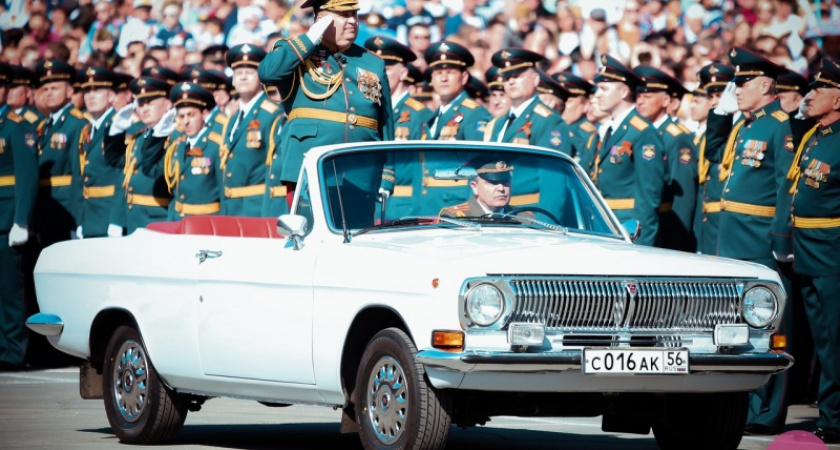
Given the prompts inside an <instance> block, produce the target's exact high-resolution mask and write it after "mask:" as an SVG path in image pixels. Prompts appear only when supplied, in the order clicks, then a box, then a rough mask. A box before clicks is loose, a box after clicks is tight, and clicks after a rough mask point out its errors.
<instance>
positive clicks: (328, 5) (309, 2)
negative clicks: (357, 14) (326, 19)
mask: <svg viewBox="0 0 840 450" xmlns="http://www.w3.org/2000/svg"><path fill="white" fill-rule="evenodd" d="M300 8H301V9H303V8H312V9H314V10H315V13H316V14H317V13H318V11H335V12H345V11H358V10H359V2H358V0H305V1H304V2H303V3H302V4H301V5H300Z"/></svg>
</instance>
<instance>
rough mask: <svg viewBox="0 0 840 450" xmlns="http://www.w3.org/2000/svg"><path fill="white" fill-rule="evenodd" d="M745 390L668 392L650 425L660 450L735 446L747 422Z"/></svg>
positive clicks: (728, 447)
mask: <svg viewBox="0 0 840 450" xmlns="http://www.w3.org/2000/svg"><path fill="white" fill-rule="evenodd" d="M747 402H748V393H746V392H723V393H712V394H685V395H670V396H668V397H667V398H666V400H665V414H664V418H663V420H662V421H661V422H659V423H656V424H654V425H653V435H654V436H655V437H656V443H657V444H659V447H660V448H662V449H710V448H714V449H736V448H738V444H739V443H740V442H741V436H742V435H743V434H744V426H745V425H746V422H747V408H748V404H747Z"/></svg>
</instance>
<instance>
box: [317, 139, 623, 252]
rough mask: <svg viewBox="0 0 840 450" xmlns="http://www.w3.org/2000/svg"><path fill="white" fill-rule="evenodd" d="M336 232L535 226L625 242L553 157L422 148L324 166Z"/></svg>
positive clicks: (350, 156) (339, 158)
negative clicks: (620, 239)
mask: <svg viewBox="0 0 840 450" xmlns="http://www.w3.org/2000/svg"><path fill="white" fill-rule="evenodd" d="M320 169H321V170H320V172H321V183H322V186H323V198H324V201H325V205H324V209H325V212H326V216H327V221H328V223H329V224H330V226H331V227H332V229H333V230H334V231H337V232H344V233H345V235H348V234H356V235H358V234H362V233H367V232H370V231H379V230H386V229H387V230H394V229H405V228H413V227H418V226H434V227H446V228H457V229H469V230H481V229H482V228H483V227H488V226H493V227H496V226H502V227H530V228H538V229H543V230H546V231H549V232H563V233H565V232H568V231H571V232H584V233H590V234H599V235H607V236H613V237H620V236H621V233H620V232H619V231H618V229H617V227H615V226H614V224H613V223H612V222H610V220H609V219H608V218H607V216H606V213H605V211H604V210H603V209H602V207H601V206H599V204H598V203H597V202H596V200H595V198H594V196H593V193H592V191H591V188H590V185H589V184H587V183H586V182H585V181H584V179H585V176H584V175H583V174H582V172H580V171H579V170H576V168H575V165H574V164H573V163H572V162H571V161H570V160H568V159H566V158H562V157H560V156H558V155H557V154H554V153H551V152H538V151H525V150H518V149H505V148H503V147H494V148H492V149H490V150H486V149H482V148H481V147H469V146H465V147H464V148H463V150H461V149H460V148H458V149H457V150H454V149H453V148H452V147H449V148H436V147H430V146H418V147H412V146H408V148H399V149H395V148H392V147H384V148H382V149H376V150H371V151H352V152H338V153H334V154H330V155H328V156H327V157H325V158H323V159H322V161H321V166H320Z"/></svg>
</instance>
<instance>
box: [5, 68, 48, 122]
mask: <svg viewBox="0 0 840 450" xmlns="http://www.w3.org/2000/svg"><path fill="white" fill-rule="evenodd" d="M10 67H11V71H12V72H11V75H10V78H9V94H8V96H7V98H6V104H7V105H8V106H9V110H10V111H14V112H15V113H16V114H17V115H19V116H21V117H23V120H25V121H26V122H27V123H29V124H31V125H32V126H33V127H37V126H38V122H40V121H42V120H44V115H43V114H41V112H40V111H38V109H36V108H35V107H34V106H33V103H34V95H35V93H34V92H33V90H32V88H33V86H35V84H36V79H35V72H32V71H31V70H29V69H27V68H25V67H21V66H10Z"/></svg>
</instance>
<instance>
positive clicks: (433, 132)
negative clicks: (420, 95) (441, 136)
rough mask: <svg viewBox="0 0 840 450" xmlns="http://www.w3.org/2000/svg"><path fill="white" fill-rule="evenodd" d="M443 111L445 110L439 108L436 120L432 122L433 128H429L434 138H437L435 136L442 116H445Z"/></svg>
mask: <svg viewBox="0 0 840 450" xmlns="http://www.w3.org/2000/svg"><path fill="white" fill-rule="evenodd" d="M442 111H443V110H442V109H441V108H438V112H437V115H435V120H433V121H432V126H430V127H429V132H430V134H431V135H432V136H435V134H437V127H438V121H439V120H440V116H441V115H442V114H443V113H442Z"/></svg>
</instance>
